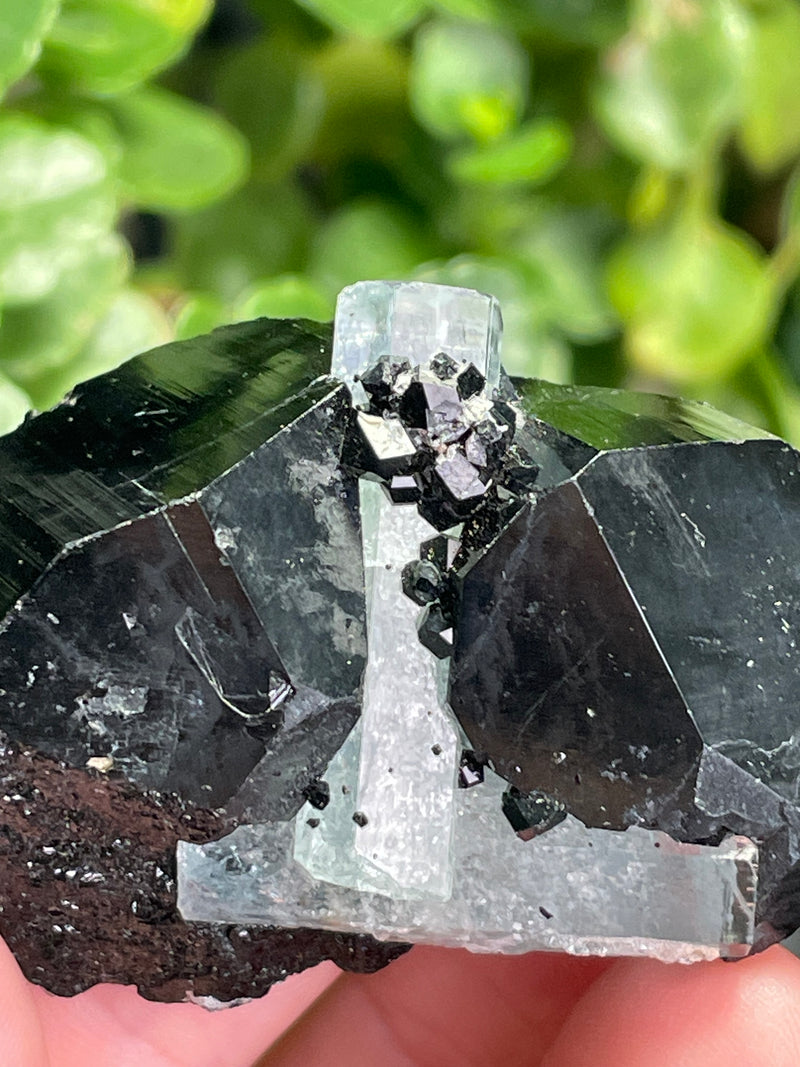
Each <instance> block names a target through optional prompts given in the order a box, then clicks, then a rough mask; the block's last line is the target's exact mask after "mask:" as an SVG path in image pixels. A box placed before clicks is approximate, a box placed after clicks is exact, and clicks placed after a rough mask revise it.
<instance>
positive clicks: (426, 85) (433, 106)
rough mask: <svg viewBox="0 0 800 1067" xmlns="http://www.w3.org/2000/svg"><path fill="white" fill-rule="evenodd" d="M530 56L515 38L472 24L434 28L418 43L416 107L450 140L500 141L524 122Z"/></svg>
mask: <svg viewBox="0 0 800 1067" xmlns="http://www.w3.org/2000/svg"><path fill="white" fill-rule="evenodd" d="M528 66H529V63H528V55H527V53H526V52H525V50H524V49H523V48H522V46H521V45H520V44H519V43H518V42H517V41H516V40H514V39H513V38H512V37H509V36H506V35H505V34H503V33H501V32H500V31H499V30H495V29H492V28H490V27H488V26H477V25H474V24H472V23H467V22H464V23H449V22H432V23H429V24H428V25H427V26H424V27H423V28H422V29H421V30H420V31H419V32H418V33H417V34H416V36H415V38H414V54H413V57H412V63H411V81H410V86H409V89H410V97H411V106H412V108H413V110H414V113H415V115H416V116H417V118H418V119H419V121H420V122H421V123H422V124H423V126H426V127H427V128H428V129H429V130H430V131H431V132H432V133H434V134H436V135H438V136H440V137H445V138H459V137H463V136H464V135H465V134H468V135H470V136H472V137H474V138H475V140H477V141H490V140H493V139H494V138H495V137H500V136H501V135H502V134H503V133H505V132H506V131H507V130H509V129H510V128H511V127H512V126H514V125H515V124H516V123H517V121H518V120H519V118H520V116H521V114H522V111H523V109H524V107H525V103H526V100H527V96H528V82H529V78H530V72H529V69H528Z"/></svg>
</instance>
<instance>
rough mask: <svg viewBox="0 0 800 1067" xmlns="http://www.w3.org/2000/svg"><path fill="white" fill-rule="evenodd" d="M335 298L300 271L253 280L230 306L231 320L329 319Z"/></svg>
mask: <svg viewBox="0 0 800 1067" xmlns="http://www.w3.org/2000/svg"><path fill="white" fill-rule="evenodd" d="M333 312H334V301H333V300H332V299H331V298H329V297H328V296H326V295H325V293H323V292H322V291H321V290H320V289H319V288H318V287H317V286H316V285H314V283H313V282H311V281H309V280H308V278H304V277H303V276H302V275H301V274H283V275H281V276H280V277H278V278H269V279H266V280H264V281H261V282H256V284H255V285H254V286H252V287H251V288H250V289H248V290H247V291H246V292H245V293H244V294H243V295H242V297H241V298H240V300H239V302H238V303H237V304H236V306H235V307H234V309H233V316H232V320H231V321H233V322H238V321H241V320H247V319H258V318H261V317H262V316H266V317H267V318H270V319H315V320H316V321H318V322H330V320H331V319H332V318H333Z"/></svg>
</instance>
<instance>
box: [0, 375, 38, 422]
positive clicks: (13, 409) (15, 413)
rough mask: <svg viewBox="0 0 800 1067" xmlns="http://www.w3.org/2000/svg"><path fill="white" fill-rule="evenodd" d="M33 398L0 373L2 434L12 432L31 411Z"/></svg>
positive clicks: (0, 420)
mask: <svg viewBox="0 0 800 1067" xmlns="http://www.w3.org/2000/svg"><path fill="white" fill-rule="evenodd" d="M30 408H31V399H30V397H29V396H28V394H27V393H25V392H23V390H22V389H20V388H19V386H18V385H15V384H14V383H13V382H12V381H11V380H10V379H9V378H6V376H5V375H4V374H0V434H4V433H11V431H12V430H14V429H16V427H17V426H19V424H20V423H21V422H22V420H23V419H24V418H25V414H26V413H27V412H28V411H30Z"/></svg>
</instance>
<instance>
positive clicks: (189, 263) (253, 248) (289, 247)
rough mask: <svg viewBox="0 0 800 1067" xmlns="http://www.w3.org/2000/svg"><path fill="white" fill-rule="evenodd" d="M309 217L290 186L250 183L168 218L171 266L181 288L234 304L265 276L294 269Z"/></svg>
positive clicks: (302, 254) (307, 231)
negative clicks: (199, 208) (205, 205)
mask: <svg viewBox="0 0 800 1067" xmlns="http://www.w3.org/2000/svg"><path fill="white" fill-rule="evenodd" d="M310 232H311V217H310V214H309V211H308V207H307V205H306V203H305V200H304V199H303V197H302V196H301V195H300V194H299V193H298V191H297V190H296V188H295V187H294V186H292V185H288V184H285V185H281V184H278V185H267V184H265V185H259V184H255V183H250V184H248V185H246V186H244V188H242V189H240V190H239V192H237V193H235V194H234V195H233V196H231V197H229V198H228V199H226V200H224V201H221V202H219V203H217V204H214V205H212V206H211V207H210V208H206V209H205V210H203V211H196V212H192V213H191V214H186V215H182V216H179V217H178V218H176V219H175V220H174V224H173V234H174V245H175V247H174V260H173V263H174V266H175V268H176V269H177V270H178V272H179V274H180V277H181V281H182V284H183V285H184V286H185V287H186V288H187V289H198V290H201V291H208V292H212V293H215V294H216V295H217V296H220V297H222V299H223V300H226V301H233V300H236V299H237V297H238V296H239V294H240V293H241V292H242V290H243V289H245V288H246V287H247V286H248V285H252V284H253V283H254V282H255V281H256V280H257V279H258V278H263V277H264V276H265V275H270V274H281V273H283V272H284V271H287V270H294V269H296V268H298V267H300V266H301V265H302V263H303V261H304V257H305V255H306V251H307V247H308V241H309V237H310Z"/></svg>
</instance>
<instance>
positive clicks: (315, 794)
mask: <svg viewBox="0 0 800 1067" xmlns="http://www.w3.org/2000/svg"><path fill="white" fill-rule="evenodd" d="M303 796H304V797H305V799H306V800H307V801H308V802H309V804H310V805H311V807H312V808H317V809H318V810H319V811H322V810H323V809H324V808H327V806H328V804H329V803H330V799H331V787H330V786H329V785H328V783H327V782H324V781H322V780H321V779H319V778H316V779H315V780H314V781H313V782H310V783H309V784H308V785H307V786H306V787H305V789H304V790H303Z"/></svg>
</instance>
